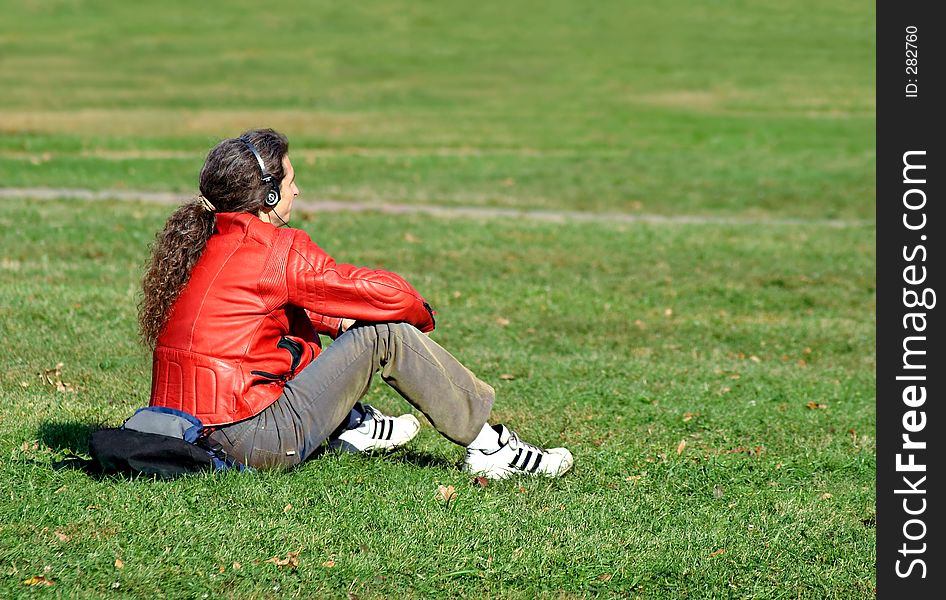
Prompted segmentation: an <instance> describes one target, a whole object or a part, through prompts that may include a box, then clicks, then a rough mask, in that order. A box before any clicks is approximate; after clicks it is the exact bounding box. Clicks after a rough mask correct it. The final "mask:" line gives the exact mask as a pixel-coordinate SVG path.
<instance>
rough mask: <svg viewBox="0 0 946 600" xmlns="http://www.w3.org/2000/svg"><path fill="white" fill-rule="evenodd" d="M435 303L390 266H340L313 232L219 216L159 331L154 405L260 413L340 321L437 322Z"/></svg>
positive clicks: (219, 414)
mask: <svg viewBox="0 0 946 600" xmlns="http://www.w3.org/2000/svg"><path fill="white" fill-rule="evenodd" d="M432 315H433V313H432V311H431V310H430V306H429V305H428V304H427V303H426V302H425V301H424V299H423V298H422V297H421V295H420V294H419V293H418V292H417V290H415V289H414V288H413V287H411V285H410V284H409V283H407V281H405V280H404V279H402V278H401V277H400V276H398V275H396V274H394V273H389V272H387V271H380V270H373V269H366V268H360V267H355V266H352V265H345V264H337V263H336V262H335V261H334V260H333V259H332V258H331V257H330V256H328V255H327V254H326V253H325V252H324V251H323V250H322V249H321V248H319V247H318V246H317V245H315V244H314V243H313V242H312V240H311V239H309V236H308V235H306V233H305V232H303V231H300V230H298V229H278V228H276V227H274V226H273V225H270V224H269V223H264V222H263V221H261V220H260V219H259V218H257V217H256V216H253V215H250V214H247V213H219V214H217V228H216V232H215V233H214V235H213V236H211V238H210V240H209V241H208V242H207V247H206V249H205V250H204V253H203V254H202V255H201V257H200V259H199V260H198V261H197V264H196V265H195V266H194V270H193V271H192V273H191V278H190V281H188V283H187V285H186V286H185V287H184V290H183V291H182V292H181V294H180V296H179V297H178V298H177V300H176V302H175V304H174V306H173V308H172V309H171V315H170V318H169V320H168V323H167V326H166V327H165V328H164V330H163V331H162V333H161V335H160V336H158V339H157V344H156V347H155V350H154V363H153V370H152V378H151V403H150V404H151V405H152V406H167V407H170V408H176V409H178V410H183V411H186V412H189V413H191V414H193V415H195V416H197V417H198V418H199V419H201V420H202V421H203V422H204V424H205V425H223V424H227V423H233V422H236V421H240V420H242V419H246V418H249V417H252V416H254V415H257V414H259V413H260V412H262V411H263V410H264V409H265V408H266V407H268V406H269V405H270V404H272V403H273V402H274V401H275V400H276V398H278V397H279V395H280V393H282V389H283V386H284V385H285V384H286V382H287V381H289V380H290V379H292V378H293V377H295V376H296V375H297V374H298V373H299V371H301V370H302V369H304V368H305V367H306V366H307V365H308V364H309V363H310V362H312V361H313V360H314V359H315V357H316V356H318V354H319V351H320V350H321V345H320V343H319V336H318V334H319V333H323V334H326V335H329V336H331V337H333V338H334V337H335V336H337V335H338V330H339V326H340V324H341V318H342V317H344V318H350V319H356V320H364V321H404V322H407V323H411V324H412V325H414V326H415V327H417V328H418V329H420V330H421V331H425V332H427V331H431V330H433V328H434V319H433V316H432Z"/></svg>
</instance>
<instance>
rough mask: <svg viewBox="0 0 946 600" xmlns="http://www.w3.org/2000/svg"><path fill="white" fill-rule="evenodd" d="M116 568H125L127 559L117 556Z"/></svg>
mask: <svg viewBox="0 0 946 600" xmlns="http://www.w3.org/2000/svg"><path fill="white" fill-rule="evenodd" d="M115 568H116V569H124V568H125V561H123V560H122V559H120V558H116V559H115Z"/></svg>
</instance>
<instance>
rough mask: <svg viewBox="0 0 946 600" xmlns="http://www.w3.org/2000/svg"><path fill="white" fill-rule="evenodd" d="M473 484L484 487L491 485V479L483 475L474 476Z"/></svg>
mask: <svg viewBox="0 0 946 600" xmlns="http://www.w3.org/2000/svg"><path fill="white" fill-rule="evenodd" d="M473 485H478V486H480V487H482V488H484V487H486V486H488V485H489V479H486V478H485V477H483V476H482V475H477V476H476V477H474V478H473Z"/></svg>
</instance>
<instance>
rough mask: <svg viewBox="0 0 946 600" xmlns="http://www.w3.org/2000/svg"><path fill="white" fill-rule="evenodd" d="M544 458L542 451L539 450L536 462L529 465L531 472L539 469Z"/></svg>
mask: <svg viewBox="0 0 946 600" xmlns="http://www.w3.org/2000/svg"><path fill="white" fill-rule="evenodd" d="M542 458H543V457H542V453H541V452H538V453H537V454H536V455H535V464H534V465H532V466H531V467H529V472H530V473H535V472H536V471H538V470H539V465H541V464H542Z"/></svg>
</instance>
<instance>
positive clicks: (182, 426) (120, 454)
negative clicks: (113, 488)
mask: <svg viewBox="0 0 946 600" xmlns="http://www.w3.org/2000/svg"><path fill="white" fill-rule="evenodd" d="M206 433H208V431H207V430H206V429H205V428H204V425H203V423H202V422H201V421H200V419H198V418H197V417H195V416H194V415H191V414H189V413H186V412H183V411H180V410H175V409H173V408H165V407H160V406H148V407H145V408H139V409H138V410H137V411H135V414H134V415H132V416H131V417H130V418H128V419H127V420H126V421H125V422H124V423H123V424H122V426H121V427H115V428H109V429H100V430H99V431H95V432H93V433H92V435H90V436H89V455H90V456H91V457H92V460H91V461H84V464H83V465H82V468H84V469H85V470H86V471H87V472H89V473H94V474H97V475H119V474H120V475H126V476H138V475H145V476H151V477H157V478H160V479H172V478H175V477H179V476H181V475H188V474H192V473H202V472H214V471H225V470H230V469H237V470H239V471H248V470H252V469H251V468H250V467H248V466H246V465H243V464H241V463H239V462H237V461H235V460H233V459H232V458H230V457H229V456H227V454H226V452H224V451H223V448H221V447H220V445H219V444H216V443H213V442H211V440H210V439H209V438H208V437H207V435H206Z"/></svg>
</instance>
